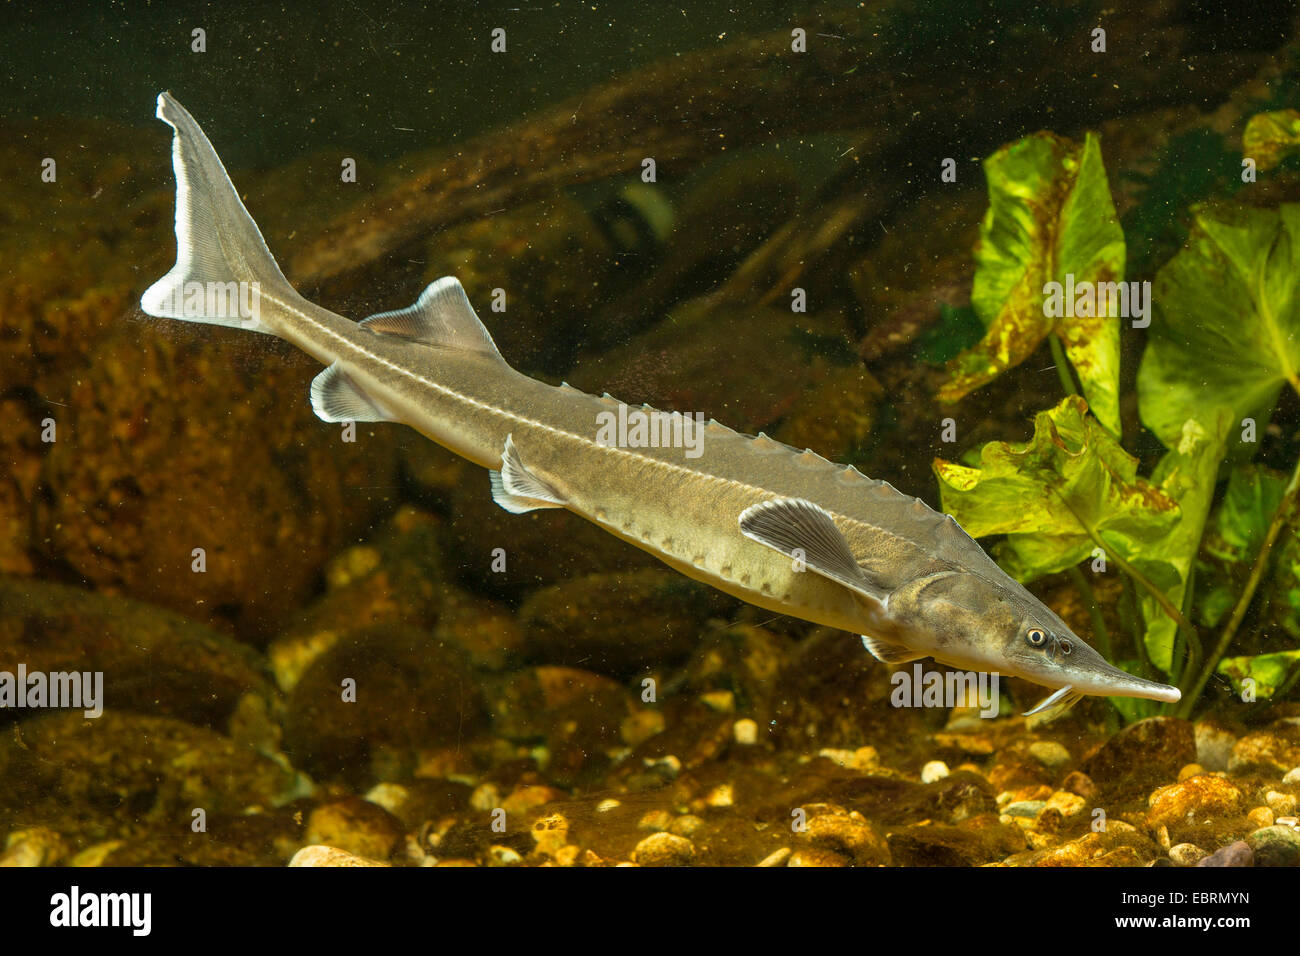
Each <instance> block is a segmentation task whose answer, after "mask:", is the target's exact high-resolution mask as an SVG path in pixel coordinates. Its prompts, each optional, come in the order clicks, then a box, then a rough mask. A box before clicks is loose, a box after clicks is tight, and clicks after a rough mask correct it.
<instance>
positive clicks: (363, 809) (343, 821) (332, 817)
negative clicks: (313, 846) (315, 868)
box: [303, 797, 402, 860]
mask: <svg viewBox="0 0 1300 956" xmlns="http://www.w3.org/2000/svg"><path fill="white" fill-rule="evenodd" d="M401 838H402V824H401V821H399V820H398V819H397V818H396V817H394V816H393V815H392V814H390V813H388V812H387V811H386V810H384V809H383V808H382V807H379V806H376V805H375V804H373V803H371V802H370V801H369V800H362V799H361V798H360V797H344V798H343V799H341V800H332V801H330V802H329V803H323V804H321V805H319V806H317V807H316V808H315V809H314V810H312V812H311V814H310V815H309V816H308V817H307V832H306V833H305V834H304V837H303V839H304V840H305V841H306V842H307V843H321V844H325V845H327V846H331V847H336V848H337V849H340V850H344V851H346V852H348V853H353V854H355V855H357V856H361V857H368V858H370V859H372V860H387V859H388V858H389V857H390V856H392V853H393V850H394V849H395V848H396V847H397V842H398V840H400V839H401Z"/></svg>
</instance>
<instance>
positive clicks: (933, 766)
mask: <svg viewBox="0 0 1300 956" xmlns="http://www.w3.org/2000/svg"><path fill="white" fill-rule="evenodd" d="M949 772H950V771H949V770H948V765H947V764H946V763H944V762H943V761H942V760H931V761H930V762H929V763H927V764H926V765H925V766H924V767H922V768H921V782H922V783H934V782H935V781H937V780H942V779H943V778H944V777H946V776H948V774H949Z"/></svg>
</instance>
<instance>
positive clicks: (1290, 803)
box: [1264, 790, 1296, 817]
mask: <svg viewBox="0 0 1300 956" xmlns="http://www.w3.org/2000/svg"><path fill="white" fill-rule="evenodd" d="M1264 802H1265V803H1267V804H1268V805H1269V808H1270V809H1271V810H1272V811H1273V812H1274V813H1275V814H1277V815H1278V816H1279V817H1289V816H1293V815H1294V814H1295V805H1296V799H1295V797H1294V796H1292V795H1291V794H1289V793H1282V792H1280V791H1278V790H1270V791H1269V792H1268V793H1266V794H1264Z"/></svg>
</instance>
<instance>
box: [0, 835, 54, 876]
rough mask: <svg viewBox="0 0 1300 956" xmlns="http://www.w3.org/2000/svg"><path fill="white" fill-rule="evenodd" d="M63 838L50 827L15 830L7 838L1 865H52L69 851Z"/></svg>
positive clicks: (0, 860) (1, 854) (0, 859)
mask: <svg viewBox="0 0 1300 956" xmlns="http://www.w3.org/2000/svg"><path fill="white" fill-rule="evenodd" d="M67 851H68V849H67V846H66V845H65V844H64V842H63V838H62V837H60V836H59V834H58V833H56V832H55V831H53V830H51V829H50V828H49V827H29V828H27V829H25V830H15V831H14V832H13V833H10V834H9V836H8V838H7V839H6V840H5V850H4V853H0V867H4V866H52V865H53V864H54V863H56V862H57V861H58V860H59V859H60V858H61V857H63V856H64V855H65V854H66V853H67Z"/></svg>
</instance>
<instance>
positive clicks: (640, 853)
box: [632, 833, 695, 866]
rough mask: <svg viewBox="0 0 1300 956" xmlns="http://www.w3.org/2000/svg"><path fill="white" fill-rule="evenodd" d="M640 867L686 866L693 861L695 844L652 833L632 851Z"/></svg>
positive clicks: (634, 859) (670, 835) (634, 860)
mask: <svg viewBox="0 0 1300 956" xmlns="http://www.w3.org/2000/svg"><path fill="white" fill-rule="evenodd" d="M632 860H633V862H635V863H637V864H639V865H641V866H688V865H690V864H691V863H693V862H694V861H695V844H693V843H692V842H691V841H690V840H688V839H686V838H685V837H679V836H675V835H673V834H671V833H652V834H651V835H650V836H648V837H646V838H645V839H644V840H642V841H641V842H640V843H638V844H637V845H636V849H634V850H633V851H632Z"/></svg>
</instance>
